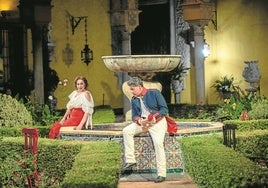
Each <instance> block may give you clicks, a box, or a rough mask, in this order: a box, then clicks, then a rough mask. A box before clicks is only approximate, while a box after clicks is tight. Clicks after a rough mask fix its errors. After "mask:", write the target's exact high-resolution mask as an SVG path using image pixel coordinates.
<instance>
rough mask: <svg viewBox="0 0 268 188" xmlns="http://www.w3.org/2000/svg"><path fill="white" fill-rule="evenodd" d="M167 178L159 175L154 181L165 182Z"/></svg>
mask: <svg viewBox="0 0 268 188" xmlns="http://www.w3.org/2000/svg"><path fill="white" fill-rule="evenodd" d="M165 180H166V178H165V177H163V176H158V177H157V178H156V179H155V180H154V182H155V183H160V182H163V181H165Z"/></svg>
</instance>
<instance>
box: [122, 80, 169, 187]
mask: <svg viewBox="0 0 268 188" xmlns="http://www.w3.org/2000/svg"><path fill="white" fill-rule="evenodd" d="M127 85H128V86H129V89H130V91H131V93H132V94H133V97H132V99H131V106H132V121H133V123H131V124H130V125H128V126H126V127H125V128H124V129H123V141H124V142H123V143H124V147H125V162H126V164H125V165H124V167H123V170H130V169H132V168H133V167H134V166H135V165H136V159H135V155H134V135H135V134H139V133H141V132H143V130H144V129H146V130H148V131H149V133H150V135H151V137H152V140H153V144H154V148H155V154H156V166H157V178H156V180H155V182H156V183H159V182H163V181H165V178H166V156H165V150H164V138H165V134H166V131H167V122H166V119H165V115H167V113H168V107H167V104H166V101H165V99H164V97H163V95H162V94H161V92H160V91H158V90H156V89H154V90H151V89H150V90H149V89H146V88H145V87H143V82H142V80H141V79H140V78H138V77H133V78H131V79H130V80H129V81H128V82H127Z"/></svg>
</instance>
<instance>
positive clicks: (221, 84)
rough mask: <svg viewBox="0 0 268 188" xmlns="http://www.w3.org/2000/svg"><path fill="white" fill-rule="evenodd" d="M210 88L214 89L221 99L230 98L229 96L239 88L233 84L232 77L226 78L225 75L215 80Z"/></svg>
mask: <svg viewBox="0 0 268 188" xmlns="http://www.w3.org/2000/svg"><path fill="white" fill-rule="evenodd" d="M211 87H212V88H214V89H215V90H216V91H217V92H218V93H219V96H220V97H221V98H223V99H227V98H230V96H231V94H232V93H233V92H235V91H237V89H238V88H239V86H238V85H235V84H234V77H233V76H230V77H228V76H227V75H225V76H223V77H221V78H220V79H218V80H216V81H215V82H214V83H213V84H212V86H211Z"/></svg>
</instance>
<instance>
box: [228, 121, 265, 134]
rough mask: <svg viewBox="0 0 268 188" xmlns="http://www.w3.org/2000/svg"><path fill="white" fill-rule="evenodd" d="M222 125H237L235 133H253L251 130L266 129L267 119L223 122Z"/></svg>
mask: <svg viewBox="0 0 268 188" xmlns="http://www.w3.org/2000/svg"><path fill="white" fill-rule="evenodd" d="M223 123H224V124H235V125H237V131H253V130H263V129H268V119H260V120H249V121H242V120H225V121H223Z"/></svg>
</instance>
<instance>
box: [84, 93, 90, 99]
mask: <svg viewBox="0 0 268 188" xmlns="http://www.w3.org/2000/svg"><path fill="white" fill-rule="evenodd" d="M84 95H85V97H86V99H87V100H88V101H91V93H90V91H85V93H84Z"/></svg>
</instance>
